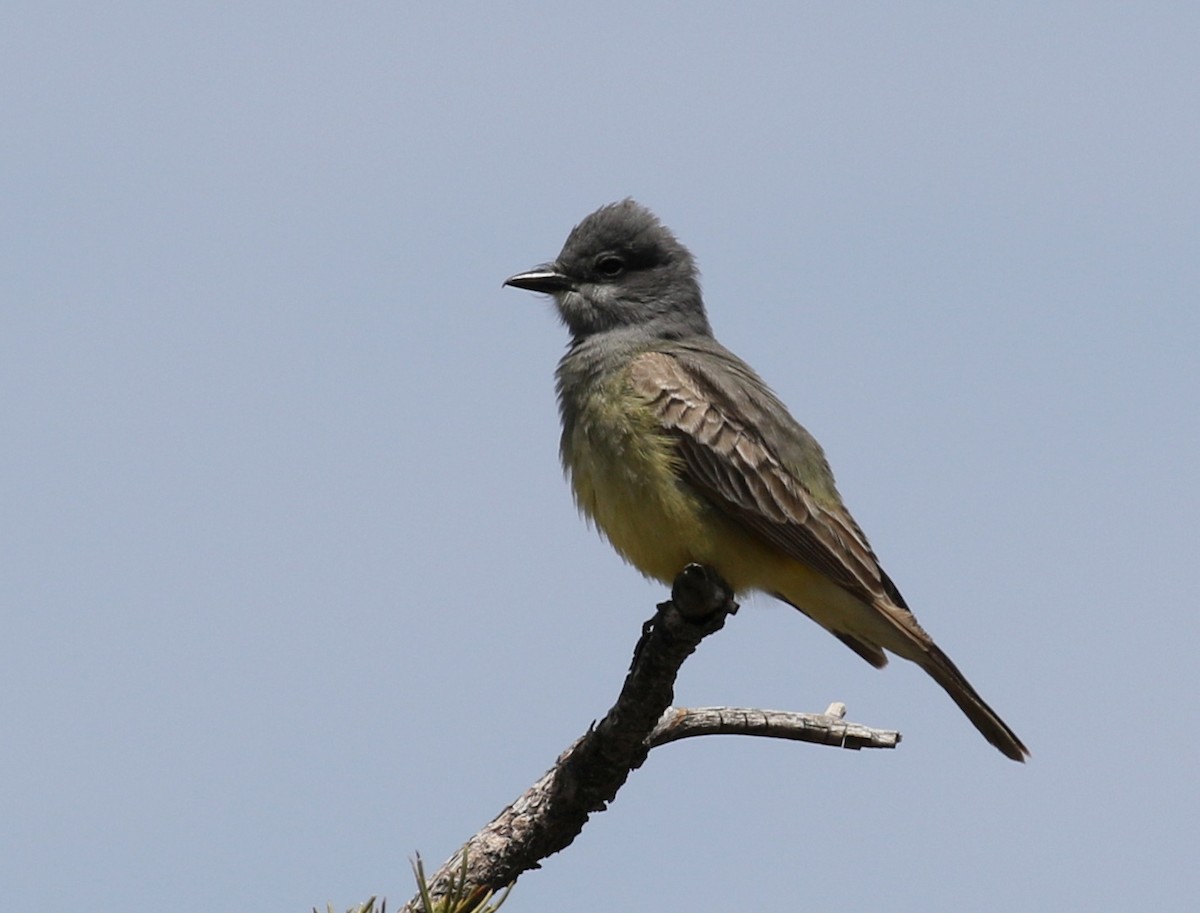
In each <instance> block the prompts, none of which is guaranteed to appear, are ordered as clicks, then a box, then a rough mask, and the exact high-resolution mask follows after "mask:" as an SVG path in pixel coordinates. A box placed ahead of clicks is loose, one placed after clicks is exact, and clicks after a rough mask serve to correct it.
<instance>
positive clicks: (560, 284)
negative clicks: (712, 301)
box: [504, 200, 711, 339]
mask: <svg viewBox="0 0 1200 913" xmlns="http://www.w3.org/2000/svg"><path fill="white" fill-rule="evenodd" d="M504 284H505V285H511V286H514V287H516V288H523V289H529V290H530V291H534V292H545V293H547V294H550V295H553V296H554V300H555V303H556V304H557V305H558V313H559V316H560V317H561V318H562V320H563V323H565V324H566V325H567V328H568V329H569V330H570V331H571V333H572V335H573V336H575V337H576V338H577V339H579V338H582V337H585V336H590V335H592V334H594V333H603V332H605V331H607V330H616V329H622V328H629V327H639V328H645V329H646V330H648V331H649V332H651V333H653V334H654V335H655V336H658V337H662V338H679V337H685V336H693V335H696V334H703V335H708V334H710V333H711V330H710V329H709V326H708V318H707V317H706V316H705V314H704V302H703V300H701V297H700V281H699V274H698V272H697V270H696V262H695V261H694V260H693V259H692V255H691V253H689V252H688V249H687V248H686V247H684V246H683V245H682V244H680V243H679V241H677V240H676V238H675V236H674V235H673V234H671V232H670V231H669V230H667V228H665V227H664V226H663V224H662V223H661V222H659V221H658V218H657V216H655V215H654V213H652V212H651V211H650V210H649V209H647V208H646V207H645V206H642V205H641V204H640V203H637V202H635V201H633V200H623V201H621V202H620V203H610V204H609V205H607V206H602V207H601V208H599V209H597V210H596V211H595V212H593V213H592V214H591V215H590V216H588V217H587V218H586V219H584V220H583V221H582V222H580V223H579V224H578V225H576V226H575V228H574V229H572V230H571V234H570V235H568V236H567V243H566V244H564V245H563V249H562V252H561V253H559V255H558V259H557V260H555V261H554V262H553V263H547V264H545V265H544V266H540V267H538V268H537V269H533V270H530V271H529V272H526V273H518V274H517V275H515V276H513V277H511V278H510V279H508V280H507V281H506V282H505V283H504Z"/></svg>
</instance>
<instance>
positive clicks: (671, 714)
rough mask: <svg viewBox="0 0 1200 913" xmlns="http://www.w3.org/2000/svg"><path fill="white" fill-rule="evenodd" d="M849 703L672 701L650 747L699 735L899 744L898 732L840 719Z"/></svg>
mask: <svg viewBox="0 0 1200 913" xmlns="http://www.w3.org/2000/svg"><path fill="white" fill-rule="evenodd" d="M845 713H846V705H845V704H831V705H830V706H829V709H828V710H826V711H825V712H824V713H793V712H791V711H787V710H757V709H755V708H752V707H668V708H667V710H666V712H664V713H663V715H662V717H661V718H660V719H659V721H658V724H657V725H656V726H655V727H654V729H653V730H652V731H651V732H650V735H649V736H648V737H647V739H646V741H647V743H648V744H649V745H650V747H651V748H657V747H658V746H659V745H666V744H668V743H669V742H677V741H679V740H680V739H688V738H692V737H693V736H698V735H756V736H764V737H766V738H769V739H790V740H792V741H794V742H814V743H816V744H818V745H834V746H837V747H838V748H851V749H855V750H857V749H859V748H895V747H896V744H897V743H898V742H899V741H900V733H898V732H895V731H893V730H888V729H871V728H870V727H868V726H863V725H861V724H859V723H848V722H844V721H843V720H842V717H843V716H844V715H845Z"/></svg>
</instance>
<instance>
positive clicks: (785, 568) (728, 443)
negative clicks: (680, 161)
mask: <svg viewBox="0 0 1200 913" xmlns="http://www.w3.org/2000/svg"><path fill="white" fill-rule="evenodd" d="M505 285H511V286H515V287H516V288H521V289H528V290H530V291H535V292H544V293H546V294H549V295H552V296H553V297H554V301H555V304H556V305H557V309H558V313H559V316H560V317H561V318H562V321H563V323H565V324H566V326H567V329H568V330H569V331H570V334H571V341H570V345H569V346H568V349H567V354H566V355H565V356H563V358H562V360H561V361H560V362H559V365H558V371H557V381H558V402H559V411H560V413H561V417H562V441H561V454H562V461H563V465H564V467H565V468H566V471H567V474H568V475H569V476H570V479H571V484H572V488H573V490H574V495H575V500H576V502H577V503H578V505H579V507H580V509H581V510H582V512H583V513H584V514H585V515H586V516H587V517H588V518H589V519H590V520H591V521H592V522H594V523H595V525H596V526H597V527H598V528H599V529H600V531H601V532H602V533H603V534H604V535H605V536H606V537H607V538H608V540H609V541H610V542H611V543H612V545H613V547H614V548H615V549H616V550H617V551H618V552H619V553H620V554H621V555H622V557H624V558H625V560H626V561H628V562H629V563H630V564H632V565H633V566H634V567H636V568H637V569H638V570H640V571H641V572H642V573H643V574H645V575H647V576H648V577H653V578H655V579H657V580H661V581H663V582H664V583H668V584H669V583H670V582H671V581H672V580H673V579H674V578H675V576H676V575H677V574H678V573H679V572H680V571H681V570H683V568H684V567H685V566H686V565H688V564H691V563H697V564H702V565H706V566H708V567H710V568H711V569H713V570H714V571H716V572H717V573H718V574H720V575H721V576H722V577H723V578H724V579H725V580H726V581H727V582H728V583H729V584H730V586H732V587H733V589H734V590H735V591H736V592H745V591H752V590H758V591H762V592H766V593H769V594H771V595H773V596H775V597H777V598H778V599H781V600H783V601H784V602H786V603H788V604H790V605H792V606H794V607H796V608H797V609H799V610H800V611H802V612H803V613H804V614H806V615H808V617H809V618H811V619H813V620H814V621H815V622H817V624H819V625H821V626H822V627H823V628H825V629H826V630H828V631H829V632H830V633H832V634H833V636H834V637H836V638H837V639H838V640H840V641H841V642H842V643H844V644H845V645H846V646H848V647H850V649H852V650H853V651H854V652H855V653H857V654H858V655H859V656H861V657H862V658H863V659H865V660H866V661H867V662H869V663H870V664H871V665H873V666H876V667H881V666H883V665H885V664H886V663H887V654H886V653H885V652H884V651H885V650H886V651H888V652H891V653H895V654H896V655H897V656H902V657H904V658H905V659H908V660H911V661H912V662H915V663H916V664H917V665H919V666H920V667H921V668H922V669H924V670H925V671H926V672H928V673H929V675H931V676H932V677H933V680H934V681H936V682H937V683H938V684H939V685H941V686H942V687H943V688H944V689H945V690H946V692H947V693H948V694H949V695H950V697H951V698H953V699H954V702H955V703H956V704H958V706H959V707H960V708H961V709H962V711H963V712H964V713H965V714H966V715H967V718H968V719H970V721H971V722H972V723H974V724H975V726H976V728H977V729H978V730H979V731H980V732H981V733H983V736H984V738H986V739H987V740H988V741H989V742H991V743H992V744H993V745H995V746H996V748H998V749H999V750H1000V751H1001V752H1003V753H1004V754H1005V755H1006V756H1007V757H1009V758H1012V759H1013V760H1015V761H1023V760H1024V758H1025V756H1026V755H1028V753H1029V752H1028V750H1027V749H1026V748H1025V746H1024V745H1023V744H1022V743H1021V740H1020V739H1019V738H1017V736H1016V734H1015V733H1014V732H1013V731H1012V730H1011V729H1010V728H1009V727H1008V726H1007V725H1006V724H1005V722H1004V721H1003V720H1002V719H1000V717H999V716H997V715H996V713H995V711H993V710H992V708H991V707H989V706H988V705H987V704H986V703H985V702H984V700H983V698H981V697H980V696H979V694H978V693H977V692H976V691H975V689H974V688H972V687H971V685H970V683H969V682H968V681H967V680H966V678H965V677H964V676H963V674H962V673H961V672H959V671H958V668H957V667H956V666H955V665H954V663H952V662H951V661H950V658H949V657H948V656H947V655H946V654H945V653H943V652H942V651H941V649H939V648H938V646H937V644H935V643H934V642H933V639H932V638H931V637H930V636H929V635H928V634H926V633H925V631H924V629H923V628H922V627H921V626H920V625H919V624H917V620H916V618H915V617H914V616H913V613H912V612H911V611H910V610H909V608H908V606H907V604H906V603H905V601H904V597H903V596H901V595H900V591H899V590H898V589H897V588H896V585H895V584H894V583H892V580H891V578H890V577H888V575H887V574H886V573H884V570H883V568H882V567H881V566H880V564H879V560H878V559H877V558H876V557H875V553H874V552H873V551H872V550H871V546H870V544H868V542H867V537H866V536H865V535H863V532H862V530H861V529H859V527H858V524H857V523H856V522H855V521H854V518H853V517H852V516H850V512H849V511H848V510H847V509H846V507H845V505H843V504H842V499H841V497H840V496H839V495H838V492H837V488H836V487H835V486H834V480H833V473H832V472H831V471H830V468H829V464H828V462H827V461H826V459H825V454H824V452H823V451H822V449H821V446H820V445H819V444H818V443H817V441H816V440H815V439H814V438H813V436H812V435H811V434H809V433H808V432H807V431H806V430H804V428H802V427H801V426H800V424H799V423H798V422H797V421H796V420H795V419H794V418H792V416H791V414H789V412H788V411H787V408H786V407H785V406H784V405H783V403H782V402H780V401H779V399H778V398H777V397H776V396H775V394H774V393H772V392H771V390H770V389H769V388H768V387H767V385H766V384H765V383H763V381H762V380H761V379H759V376H758V375H757V374H756V373H754V371H753V369H751V368H750V366H749V365H747V364H746V363H745V362H744V361H742V360H741V359H740V358H738V357H737V356H736V355H734V354H733V353H732V352H730V351H729V350H728V349H726V348H725V347H724V346H723V345H721V344H720V343H719V342H717V340H716V339H715V338H713V334H712V329H711V328H710V326H709V323H708V317H707V316H706V313H705V309H704V302H703V300H702V298H701V295H700V284H699V279H698V274H697V270H696V264H695V261H694V260H693V259H692V255H691V253H690V252H689V251H688V250H687V248H686V247H684V246H683V245H682V244H680V243H679V241H678V240H676V238H675V236H674V235H673V234H672V233H671V232H670V231H669V230H668V229H667V228H666V227H664V226H663V225H662V223H661V222H659V220H658V219H657V218H656V217H655V215H654V214H653V213H651V212H650V211H649V210H648V209H646V208H645V207H643V206H641V205H640V204H638V203H636V202H634V201H633V200H625V201H623V202H620V203H613V204H610V205H608V206H604V207H602V208H600V209H598V210H596V211H595V212H593V213H592V214H591V215H589V216H588V217H587V218H585V219H584V220H583V221H582V222H580V223H579V224H578V225H577V226H575V228H574V229H573V230H572V231H571V234H570V235H569V236H568V238H567V241H566V244H565V245H564V246H563V249H562V252H561V253H560V254H559V255H558V259H556V260H555V261H554V262H553V263H549V264H546V265H544V266H540V267H538V268H536V269H533V270H530V271H528V272H524V273H518V274H517V275H515V276H513V277H511V278H510V279H508V280H507V281H506V282H505Z"/></svg>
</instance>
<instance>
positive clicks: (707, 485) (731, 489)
mask: <svg viewBox="0 0 1200 913" xmlns="http://www.w3.org/2000/svg"><path fill="white" fill-rule="evenodd" d="M729 357H730V358H732V356H729ZM743 371H744V372H746V373H747V374H749V369H748V368H743ZM727 376H732V377H739V378H740V379H742V380H747V379H751V380H754V381H757V378H754V377H753V375H752V374H749V377H748V378H747V377H746V376H744V375H741V374H733V375H727ZM630 378H631V382H632V384H633V386H634V389H635V391H636V392H637V393H639V394H640V395H642V396H643V397H645V399H646V400H647V401H648V402H649V403H650V405H651V408H652V409H653V411H654V414H655V416H656V418H657V419H658V421H659V422H660V423H661V425H662V427H663V429H664V430H666V431H668V432H669V433H671V434H672V435H673V436H674V437H675V439H676V443H677V446H678V452H679V456H680V460H681V465H682V470H683V473H684V477H685V479H686V481H687V482H688V483H689V484H691V485H692V486H693V487H695V488H696V489H698V490H699V491H701V492H702V493H703V494H704V495H705V496H706V497H708V498H710V499H712V500H713V501H714V502H716V503H717V504H719V505H720V506H721V507H723V508H724V509H725V510H726V511H728V512H729V513H730V514H731V515H732V516H734V517H735V518H736V519H737V520H738V521H740V522H741V523H742V524H743V525H744V526H746V527H747V528H748V529H750V530H752V531H753V532H755V533H757V534H758V535H760V536H762V537H763V538H764V539H766V540H767V541H768V542H770V543H772V544H773V545H775V546H776V547H777V548H779V549H780V550H781V551H783V552H785V553H786V554H788V555H791V556H792V557H794V558H796V559H797V560H799V561H802V562H804V563H805V564H807V565H809V566H810V567H812V568H814V569H815V570H818V571H820V572H821V573H823V574H825V575H826V576H828V577H829V578H831V579H832V580H834V581H835V582H836V583H838V584H839V585H840V586H842V587H844V588H845V589H847V590H849V591H850V592H852V593H855V594H856V595H859V596H861V597H862V598H864V599H865V600H866V601H867V602H874V601H876V600H877V599H879V598H881V597H882V598H885V599H888V600H889V601H891V602H894V603H896V604H898V605H900V606H901V607H904V603H903V600H902V598H900V594H899V592H898V591H896V588H895V586H894V585H893V584H892V582H891V580H889V579H888V578H887V575H886V574H884V572H883V569H882V568H881V567H880V566H879V562H878V560H877V559H876V558H875V554H874V552H872V551H871V547H870V545H869V544H868V542H867V540H866V537H865V536H864V535H863V533H862V530H860V529H859V527H858V525H857V524H856V523H855V522H854V520H853V518H852V517H851V516H850V514H849V513H848V512H847V511H846V510H845V508H844V507H842V506H841V504H840V503H838V502H837V500H836V497H834V498H833V499H829V498H828V497H827V498H825V499H822V500H819V499H818V498H817V497H816V496H815V495H814V494H813V492H812V491H810V489H809V487H808V485H806V482H805V480H804V479H802V478H800V477H799V475H798V473H797V472H796V471H794V470H793V469H792V468H790V467H789V466H787V465H785V464H784V462H783V461H782V460H781V458H780V456H779V454H778V453H777V452H776V451H775V450H774V449H773V448H772V446H771V445H770V444H768V443H767V441H768V440H776V439H778V438H779V437H780V435H783V436H785V437H784V439H785V440H787V439H791V440H795V439H796V438H797V437H798V434H799V435H802V436H803V437H802V438H801V439H802V440H803V441H805V442H807V441H810V440H811V438H808V436H807V432H804V431H803V429H800V428H799V426H798V425H795V423H794V422H791V425H792V426H791V427H775V428H769V427H759V426H756V425H755V424H754V420H755V419H757V421H758V423H759V425H762V424H765V423H767V422H769V421H772V420H774V421H776V423H777V424H778V423H779V422H780V421H781V420H780V419H778V418H774V417H772V416H769V415H768V414H767V413H765V412H764V411H763V410H761V409H760V410H756V411H757V413H758V414H757V415H749V416H748V415H747V414H746V412H747V410H744V409H738V408H737V407H736V404H735V403H734V402H733V395H735V394H736V391H729V390H725V389H722V388H720V387H718V386H715V385H714V384H713V383H712V382H711V381H709V380H707V379H706V378H705V377H704V376H702V375H701V374H700V373H699V372H697V371H694V370H690V369H689V366H688V365H687V364H685V363H684V362H683V361H682V360H681V359H680V358H679V357H676V356H675V355H672V354H667V353H664V352H647V353H645V354H642V355H640V356H638V357H637V358H636V359H634V361H633V364H632V367H631V372H630ZM758 384H759V385H760V386H761V381H758ZM753 393H755V394H756V395H758V396H761V395H763V394H764V393H765V394H766V395H767V396H770V393H769V391H767V390H766V388H765V386H762V387H761V389H760V390H754V391H753ZM772 399H773V397H772ZM779 411H780V413H781V414H782V415H783V416H786V415H787V413H786V411H784V410H783V409H782V406H781V407H780V410H779ZM787 421H789V422H790V421H791V419H790V417H788V418H787ZM797 432H798V434H797ZM812 446H813V448H816V443H815V442H812ZM816 450H817V456H818V457H819V459H820V462H821V464H822V465H824V462H823V461H824V458H823V457H821V456H820V453H819V448H816ZM826 472H828V470H827V469H826ZM822 481H824V480H822ZM828 484H829V486H830V487H831V486H832V479H831V478H830V479H829V483H828Z"/></svg>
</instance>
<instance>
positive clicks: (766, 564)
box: [562, 381, 794, 591]
mask: <svg viewBox="0 0 1200 913" xmlns="http://www.w3.org/2000/svg"><path fill="white" fill-rule="evenodd" d="M562 451H563V454H562V455H563V462H564V464H565V465H566V467H567V470H568V471H569V473H570V476H571V485H572V488H573V490H574V494H575V501H576V503H577V504H578V505H579V508H580V510H581V511H582V512H583V513H584V515H585V516H587V518H588V519H589V520H590V521H591V522H592V523H594V524H595V525H596V527H597V528H598V529H599V530H600V531H601V532H602V533H603V534H604V535H605V537H607V538H608V540H609V541H610V542H611V543H612V545H613V547H614V548H615V549H616V550H617V552H618V553H619V554H620V555H621V556H622V557H623V558H624V559H625V560H626V561H628V562H629V563H630V564H632V565H633V566H634V567H636V568H637V569H638V570H639V571H641V572H642V573H643V574H645V575H646V576H648V577H652V578H654V579H656V580H661V581H662V582H664V583H668V584H669V583H671V582H672V581H673V580H674V579H675V577H676V575H678V573H679V572H680V571H681V570H683V568H684V567H685V566H686V565H688V564H690V563H692V562H695V563H698V564H705V565H708V566H709V567H712V568H713V569H714V570H716V571H717V572H718V573H719V574H721V576H722V577H724V578H725V580H726V581H728V582H729V584H730V586H732V587H733V588H734V589H735V590H739V591H741V590H747V589H755V588H760V587H762V585H763V583H764V582H765V581H766V580H769V579H771V577H772V575H771V574H770V573H769V570H768V569H769V568H772V567H775V566H777V565H778V564H779V562H780V560H781V559H783V556H782V555H780V553H779V552H778V551H777V550H775V549H774V548H771V547H770V546H767V545H765V544H763V543H761V542H760V541H759V540H758V539H757V537H754V536H752V535H750V534H748V532H747V531H746V530H744V529H742V528H740V527H737V526H735V525H734V522H733V521H731V520H730V519H728V518H727V517H726V516H725V515H724V514H723V513H722V512H721V511H720V510H719V509H717V508H716V507H714V506H713V505H711V504H710V503H709V502H707V501H706V500H705V499H704V498H703V497H702V496H701V495H700V494H698V493H697V492H696V491H695V490H694V489H692V488H691V487H690V486H688V485H687V483H685V482H683V481H682V480H681V478H680V474H679V461H678V456H677V455H676V453H675V449H674V445H673V442H672V440H671V438H670V437H669V436H668V435H666V434H665V433H664V432H663V431H662V430H661V427H660V426H659V425H658V422H657V420H656V419H655V417H654V416H653V414H652V413H651V412H650V410H649V408H648V407H647V406H644V405H643V404H642V403H641V402H640V401H638V400H637V399H636V398H633V397H632V396H631V395H630V394H629V393H628V392H627V391H626V390H622V389H620V383H619V381H617V382H611V381H610V383H609V384H607V385H606V386H605V388H603V389H602V390H600V391H597V392H595V393H593V394H592V395H590V396H589V397H587V399H586V401H585V403H584V408H583V409H581V410H580V414H579V420H578V421H577V422H576V423H575V425H574V427H573V428H572V429H570V431H569V432H567V433H566V434H565V435H564V437H563V441H562ZM784 560H786V559H784ZM792 563H794V562H792Z"/></svg>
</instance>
